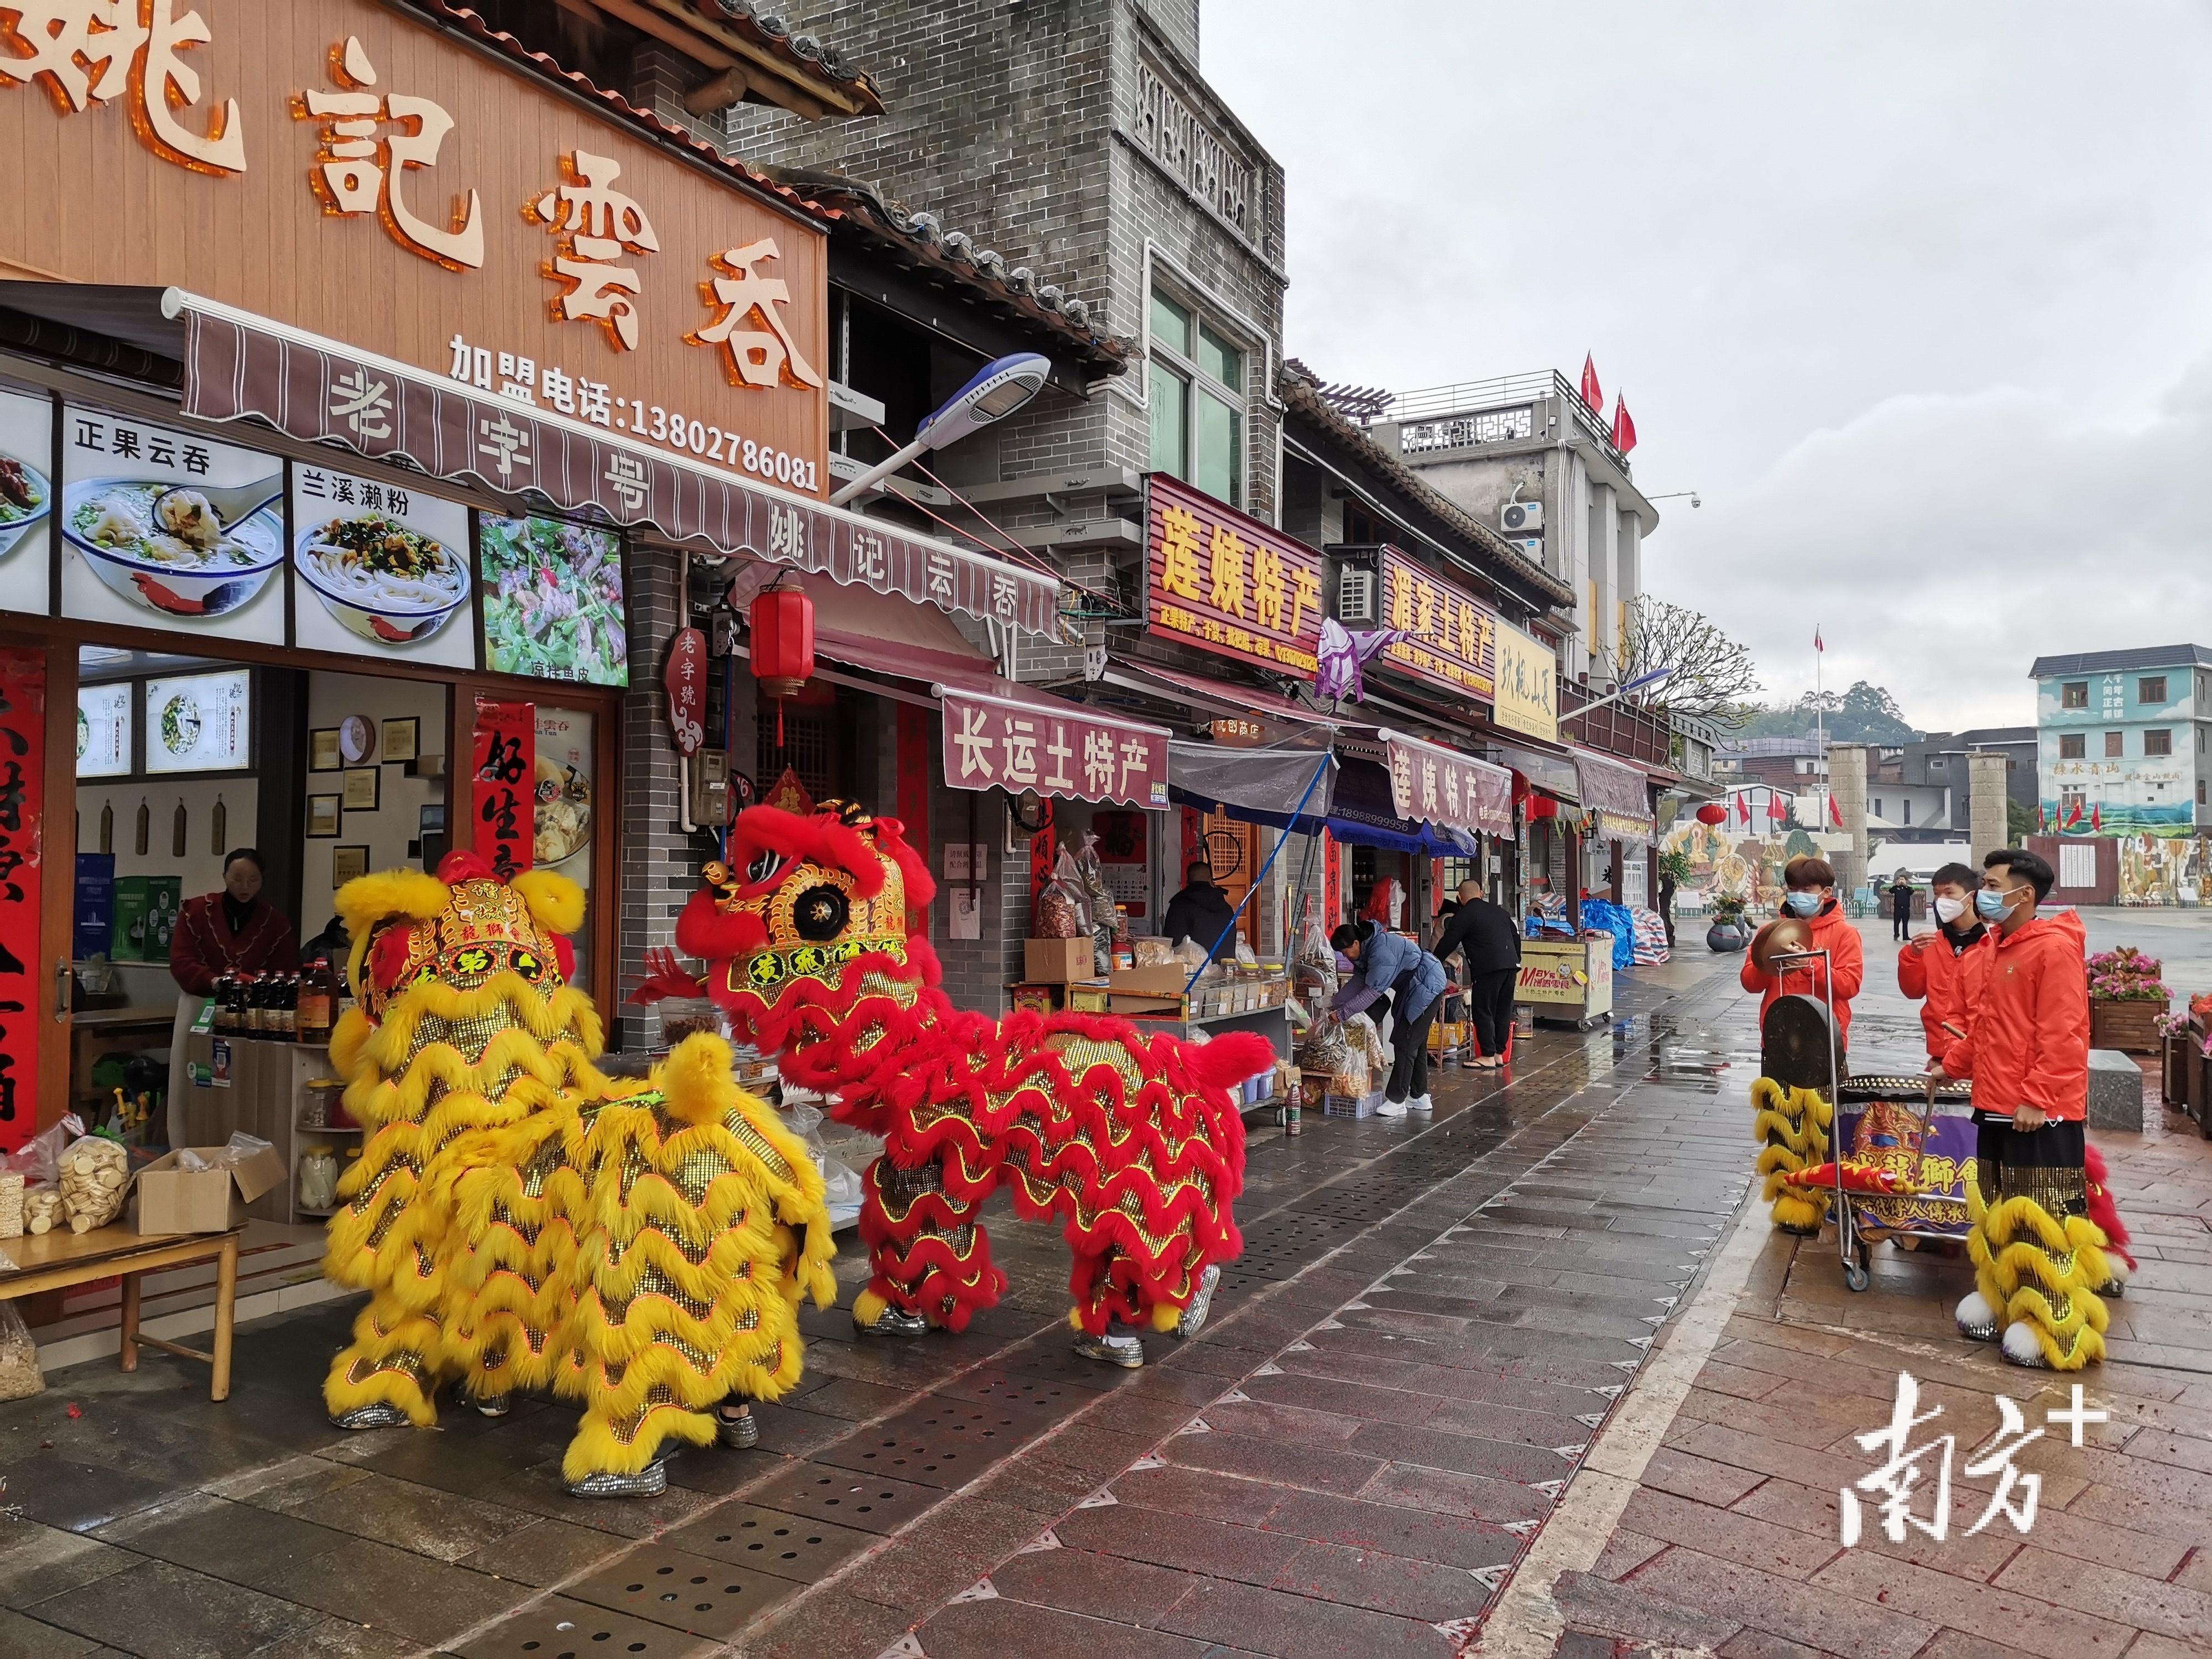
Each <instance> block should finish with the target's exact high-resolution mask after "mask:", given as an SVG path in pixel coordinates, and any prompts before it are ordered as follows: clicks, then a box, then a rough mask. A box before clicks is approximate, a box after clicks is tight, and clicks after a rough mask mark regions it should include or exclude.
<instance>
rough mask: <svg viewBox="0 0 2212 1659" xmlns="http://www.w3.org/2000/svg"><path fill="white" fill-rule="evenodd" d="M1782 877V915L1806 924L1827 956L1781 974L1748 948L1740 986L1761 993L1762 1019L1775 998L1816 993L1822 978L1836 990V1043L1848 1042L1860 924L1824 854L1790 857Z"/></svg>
mask: <svg viewBox="0 0 2212 1659" xmlns="http://www.w3.org/2000/svg"><path fill="white" fill-rule="evenodd" d="M1782 881H1783V884H1784V888H1785V889H1786V891H1784V894H1783V896H1782V914H1783V915H1784V916H1785V917H1792V916H1794V917H1796V919H1797V920H1798V921H1802V922H1804V923H1805V924H1806V925H1807V926H1808V927H1810V928H1811V929H1812V933H1813V944H1812V948H1813V949H1814V950H1815V951H1827V952H1828V959H1827V961H1826V963H1822V962H1821V961H1820V959H1819V958H1817V957H1815V958H1814V960H1813V961H1811V962H1808V963H1803V964H1802V965H1800V966H1796V967H1792V968H1788V969H1784V970H1783V971H1782V972H1781V973H1779V974H1770V973H1767V972H1766V971H1765V969H1761V968H1760V967H1759V963H1757V962H1756V961H1754V960H1753V957H1754V955H1755V954H1756V953H1755V952H1753V951H1746V952H1745V953H1744V958H1743V972H1742V974H1741V980H1742V982H1743V988H1744V989H1745V990H1747V991H1758V992H1760V993H1762V994H1761V996H1760V997H1759V1023H1760V1024H1762V1025H1764V1024H1765V1021H1766V1011H1767V1010H1768V1009H1769V1008H1771V1007H1772V1006H1774V1004H1775V1002H1776V1000H1777V999H1778V998H1781V997H1786V996H1796V995H1800V994H1803V995H1808V996H1812V997H1816V998H1817V997H1819V996H1820V993H1821V985H1822V981H1824V980H1826V981H1828V983H1829V984H1830V986H1831V987H1832V989H1833V992H1834V994H1835V1004H1836V1042H1837V1044H1838V1047H1839V1048H1842V1047H1848V1046H1849V1045H1850V1036H1851V999H1852V998H1853V997H1855V996H1857V995H1858V994H1859V986H1860V985H1861V984H1862V983H1863V981H1865V978H1866V950H1865V947H1864V946H1863V945H1861V944H1860V943H1859V933H1858V929H1857V928H1856V927H1852V926H1851V919H1850V917H1849V916H1847V915H1844V907H1843V906H1842V905H1841V904H1840V903H1839V902H1837V898H1836V872H1835V870H1834V868H1833V867H1832V866H1831V865H1830V864H1829V863H1828V861H1827V860H1826V859H1819V858H1813V857H1810V856H1806V857H1801V858H1794V859H1792V860H1790V862H1789V864H1788V865H1787V866H1784V869H1783V872H1782ZM1830 975H1833V977H1832V979H1830V977H1829V976H1830Z"/></svg>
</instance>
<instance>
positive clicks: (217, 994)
mask: <svg viewBox="0 0 2212 1659" xmlns="http://www.w3.org/2000/svg"><path fill="white" fill-rule="evenodd" d="M208 1000H209V1003H210V1006H211V1007H212V1008H213V1011H214V1015H215V1018H214V1019H213V1021H212V1023H211V1024H210V1026H209V1028H208V1029H209V1030H211V1031H213V1032H214V1033H215V1035H216V1036H229V1035H230V1033H231V1031H232V1030H233V1027H232V1025H231V1011H230V975H228V974H217V975H216V977H215V990H214V992H213V994H211V995H210V997H209V999H208Z"/></svg>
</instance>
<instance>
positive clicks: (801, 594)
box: [751, 575, 814, 749]
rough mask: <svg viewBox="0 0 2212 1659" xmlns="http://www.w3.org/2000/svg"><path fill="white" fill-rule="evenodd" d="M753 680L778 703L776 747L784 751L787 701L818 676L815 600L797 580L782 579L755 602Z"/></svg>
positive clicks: (753, 609) (753, 613) (776, 709)
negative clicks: (816, 669) (815, 645)
mask: <svg viewBox="0 0 2212 1659" xmlns="http://www.w3.org/2000/svg"><path fill="white" fill-rule="evenodd" d="M751 622H752V630H753V643H752V651H753V678H755V679H757V680H758V681H759V682H760V689H761V690H762V691H763V693H764V694H765V695H767V696H771V697H774V698H775V700H776V703H775V743H776V747H777V748H779V749H781V748H782V747H783V700H784V699H785V698H786V697H795V696H798V695H799V690H800V689H801V688H802V687H804V686H805V684H806V682H807V681H808V680H809V679H811V678H813V674H814V600H813V599H812V597H811V596H810V595H809V594H808V593H807V592H806V590H805V588H803V587H801V586H799V583H798V580H797V579H796V578H794V577H792V576H789V575H786V576H782V577H780V578H778V580H777V581H776V583H775V586H773V587H769V588H764V589H763V590H762V592H760V593H759V594H758V595H757V597H756V598H755V599H754V600H753V605H752V611H751Z"/></svg>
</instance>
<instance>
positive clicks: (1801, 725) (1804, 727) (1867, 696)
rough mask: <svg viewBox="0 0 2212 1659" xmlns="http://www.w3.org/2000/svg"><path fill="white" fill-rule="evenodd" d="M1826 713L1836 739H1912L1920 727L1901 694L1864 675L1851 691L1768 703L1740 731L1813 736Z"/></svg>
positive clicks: (1754, 735) (1896, 741)
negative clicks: (1911, 718)
mask: <svg viewBox="0 0 2212 1659" xmlns="http://www.w3.org/2000/svg"><path fill="white" fill-rule="evenodd" d="M1823 716H1825V720H1826V730H1827V733H1828V740H1829V741H1830V742H1831V743H1871V744H1905V743H1911V741H1912V740H1913V739H1914V738H1917V737H1918V736H1919V735H1920V733H1919V732H1916V731H1914V730H1913V729H1912V727H1911V725H1910V724H1909V723H1907V721H1906V720H1905V711H1904V710H1903V709H1901V708H1899V707H1898V706H1897V699H1896V698H1894V697H1893V696H1890V695H1889V693H1888V691H1887V690H1885V689H1884V688H1882V687H1881V686H1879V685H1869V684H1867V683H1866V682H1865V681H1864V680H1861V681H1859V682H1858V683H1857V684H1855V685H1853V686H1852V687H1851V689H1850V690H1848V691H1826V692H1822V693H1820V695H1819V696H1814V694H1813V693H1812V692H1809V691H1808V692H1807V693H1806V694H1805V695H1804V696H1802V697H1800V698H1798V699H1797V701H1796V702H1790V703H1783V704H1781V705H1779V706H1778V707H1776V708H1762V709H1760V710H1759V712H1758V713H1757V714H1753V716H1752V717H1751V719H1750V720H1749V721H1748V722H1747V724H1746V725H1745V726H1744V728H1743V730H1742V732H1741V734H1740V735H1741V736H1743V737H1747V738H1796V737H1807V738H1809V737H1811V736H1812V735H1813V734H1814V732H1815V731H1816V730H1818V729H1820V725H1821V723H1822V717H1823Z"/></svg>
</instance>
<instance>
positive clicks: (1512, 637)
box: [1491, 618, 1559, 743]
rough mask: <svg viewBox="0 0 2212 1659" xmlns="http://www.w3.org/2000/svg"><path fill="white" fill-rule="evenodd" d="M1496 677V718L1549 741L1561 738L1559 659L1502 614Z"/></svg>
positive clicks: (1509, 727) (1493, 716)
mask: <svg viewBox="0 0 2212 1659" xmlns="http://www.w3.org/2000/svg"><path fill="white" fill-rule="evenodd" d="M1495 681H1496V684H1495V692H1494V695H1493V696H1492V699H1491V719H1492V720H1493V721H1495V722H1496V723H1497V724H1498V725H1499V726H1503V727H1504V728H1505V730H1507V731H1509V732H1526V733H1527V734H1528V736H1530V737H1532V738H1542V739H1543V740H1544V741H1545V742H1546V743H1557V742H1558V741H1559V659H1557V658H1556V657H1555V656H1553V653H1552V647H1550V646H1548V645H1546V644H1545V643H1544V642H1543V641H1541V640H1540V639H1538V638H1536V637H1535V635H1533V634H1524V633H1522V631H1521V630H1520V629H1517V628H1516V627H1515V626H1514V625H1513V624H1512V623H1510V622H1506V621H1504V619H1502V618H1501V619H1500V620H1499V621H1498V625H1497V672H1496V676H1495Z"/></svg>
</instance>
